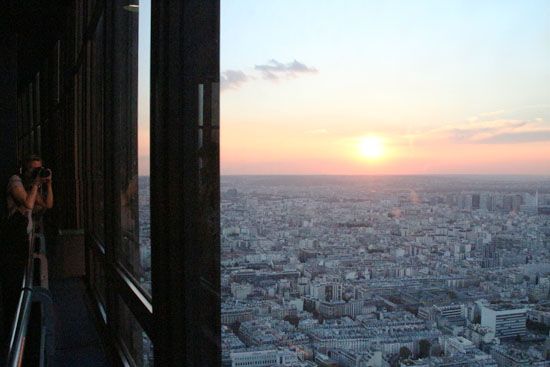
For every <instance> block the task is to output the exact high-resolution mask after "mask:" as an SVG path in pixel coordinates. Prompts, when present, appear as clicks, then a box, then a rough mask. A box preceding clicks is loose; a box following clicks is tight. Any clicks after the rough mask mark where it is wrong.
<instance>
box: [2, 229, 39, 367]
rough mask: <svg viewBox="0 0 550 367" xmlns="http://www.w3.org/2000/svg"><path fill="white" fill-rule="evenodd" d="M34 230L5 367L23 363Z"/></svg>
mask: <svg viewBox="0 0 550 367" xmlns="http://www.w3.org/2000/svg"><path fill="white" fill-rule="evenodd" d="M34 237H35V236H34V230H33V231H32V232H31V233H30V235H29V257H28V259H27V266H26V267H25V273H24V276H23V283H22V287H21V295H20V296H19V303H18V305H17V310H16V314H15V319H14V321H13V327H12V332H11V337H10V346H9V353H8V362H7V364H6V365H7V367H19V366H21V365H22V362H23V350H24V346H25V338H26V336H27V327H28V325H29V319H30V313H31V301H32V291H33V277H34V263H33V259H34V256H33V254H34Z"/></svg>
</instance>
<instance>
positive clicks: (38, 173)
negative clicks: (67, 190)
mask: <svg viewBox="0 0 550 367" xmlns="http://www.w3.org/2000/svg"><path fill="white" fill-rule="evenodd" d="M51 174H52V171H51V170H50V169H49V168H45V167H36V168H34V169H33V170H32V172H31V177H32V179H33V180H34V179H35V178H37V177H40V178H47V177H50V175H51Z"/></svg>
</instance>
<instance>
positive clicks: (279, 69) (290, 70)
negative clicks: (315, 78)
mask: <svg viewBox="0 0 550 367" xmlns="http://www.w3.org/2000/svg"><path fill="white" fill-rule="evenodd" d="M254 69H255V70H257V71H259V72H260V73H261V75H262V77H263V78H264V79H267V80H273V81H277V80H279V79H280V78H286V79H288V78H296V77H297V76H299V75H300V74H315V73H318V70H317V69H315V68H313V67H310V66H307V65H305V64H303V63H301V62H299V61H296V60H294V61H292V62H289V63H286V64H285V63H282V62H279V61H277V60H275V59H272V60H270V61H268V62H267V64H263V65H256V66H254Z"/></svg>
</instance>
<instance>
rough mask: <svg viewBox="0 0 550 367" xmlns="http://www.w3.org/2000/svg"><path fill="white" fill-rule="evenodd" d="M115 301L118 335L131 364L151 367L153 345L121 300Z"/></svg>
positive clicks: (139, 366)
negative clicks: (117, 316)
mask: <svg viewBox="0 0 550 367" xmlns="http://www.w3.org/2000/svg"><path fill="white" fill-rule="evenodd" d="M117 300H118V302H117V303H118V311H119V312H118V314H119V320H118V321H119V325H118V333H119V337H120V339H121V340H122V343H123V344H124V347H125V348H126V350H127V352H128V355H129V357H131V358H132V359H133V362H134V363H135V365H136V366H138V367H152V366H153V343H152V342H151V339H149V336H148V335H147V334H146V333H145V331H143V328H142V327H141V325H140V324H139V323H138V322H137V320H136V318H135V316H134V314H133V313H132V312H131V311H130V309H129V308H128V306H126V304H125V303H124V301H123V300H122V298H120V297H117Z"/></svg>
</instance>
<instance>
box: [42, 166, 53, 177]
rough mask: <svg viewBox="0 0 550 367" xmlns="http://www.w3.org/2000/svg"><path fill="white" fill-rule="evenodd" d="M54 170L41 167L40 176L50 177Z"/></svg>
mask: <svg viewBox="0 0 550 367" xmlns="http://www.w3.org/2000/svg"><path fill="white" fill-rule="evenodd" d="M51 173H52V171H50V170H49V169H48V168H41V169H40V177H42V178H46V177H50V175H51Z"/></svg>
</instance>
